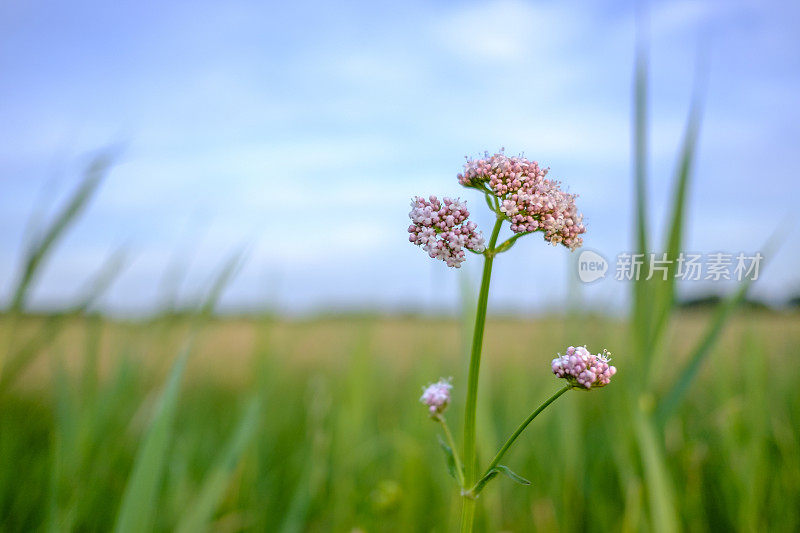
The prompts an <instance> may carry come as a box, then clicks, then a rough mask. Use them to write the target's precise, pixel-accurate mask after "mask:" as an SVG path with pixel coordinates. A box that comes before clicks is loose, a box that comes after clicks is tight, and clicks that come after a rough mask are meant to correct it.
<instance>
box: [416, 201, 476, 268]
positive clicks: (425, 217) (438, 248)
mask: <svg viewBox="0 0 800 533" xmlns="http://www.w3.org/2000/svg"><path fill="white" fill-rule="evenodd" d="M408 217H409V218H410V219H411V222H412V224H411V225H410V226H409V227H408V233H409V234H410V235H409V236H408V240H409V241H411V242H412V243H414V244H416V245H417V246H421V247H422V249H423V250H425V251H426V252H428V255H430V256H431V257H432V258H434V259H441V260H442V261H444V262H445V263H447V266H449V267H455V268H459V267H460V266H461V263H463V262H464V260H465V259H466V253H465V252H464V249H465V248H466V249H467V250H472V251H474V252H479V253H480V252H482V251H483V250H484V240H483V235H481V233H480V232H479V231H478V229H477V226H476V225H475V223H474V222H472V221H470V220H467V217H469V211H467V204H466V203H464V202H462V201H461V200H459V199H458V198H456V199H455V200H454V199H452V198H442V199H441V200H439V199H438V198H437V197H436V196H431V197H430V198H428V199H427V200H426V199H425V198H422V197H420V196H416V197H414V199H413V200H412V201H411V212H410V213H409V214H408Z"/></svg>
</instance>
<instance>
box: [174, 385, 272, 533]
mask: <svg viewBox="0 0 800 533" xmlns="http://www.w3.org/2000/svg"><path fill="white" fill-rule="evenodd" d="M260 411H261V403H260V400H259V398H258V396H255V397H254V398H253V399H252V400H251V401H250V403H249V404H248V405H247V409H246V410H245V412H244V415H243V416H242V418H241V420H240V421H239V424H238V426H237V428H236V431H235V432H234V434H233V435H232V437H231V439H230V441H228V444H227V446H226V447H225V448H224V450H223V451H222V453H220V455H219V456H218V457H217V460H216V463H215V465H214V467H213V468H212V469H211V471H210V472H209V473H208V475H207V477H206V480H205V482H204V483H203V487H202V489H200V493H199V495H198V496H197V499H196V500H195V501H194V503H192V504H191V505H190V507H189V510H188V511H187V512H186V513H185V514H184V515H183V517H182V518H181V521H180V523H179V524H178V527H177V529H176V531H177V532H178V533H194V532H197V531H206V530H207V529H208V524H209V522H210V521H211V518H212V517H213V516H214V512H215V511H216V510H217V507H218V506H219V502H220V501H221V500H222V497H223V496H224V495H225V490H226V489H227V488H228V486H229V485H230V482H231V479H232V478H233V474H234V471H235V469H236V467H237V465H238V464H239V461H240V459H241V457H242V454H243V453H244V451H245V450H246V449H247V446H248V445H249V444H250V442H251V441H252V440H253V436H254V435H255V433H256V430H257V429H258V419H259V416H260Z"/></svg>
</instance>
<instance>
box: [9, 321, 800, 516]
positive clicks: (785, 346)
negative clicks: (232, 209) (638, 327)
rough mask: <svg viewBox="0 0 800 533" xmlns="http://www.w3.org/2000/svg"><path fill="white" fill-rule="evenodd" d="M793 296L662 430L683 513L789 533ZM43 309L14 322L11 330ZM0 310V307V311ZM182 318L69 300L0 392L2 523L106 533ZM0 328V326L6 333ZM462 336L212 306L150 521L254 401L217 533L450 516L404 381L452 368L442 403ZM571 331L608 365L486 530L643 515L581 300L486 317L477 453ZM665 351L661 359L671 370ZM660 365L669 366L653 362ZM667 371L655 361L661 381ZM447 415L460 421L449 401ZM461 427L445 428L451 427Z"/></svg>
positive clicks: (449, 501) (620, 355)
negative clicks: (544, 313)
mask: <svg viewBox="0 0 800 533" xmlns="http://www.w3.org/2000/svg"><path fill="white" fill-rule="evenodd" d="M798 318H799V317H798V315H797V314H796V313H789V312H787V313H776V312H745V313H744V314H741V315H740V316H738V317H737V318H736V319H735V320H734V321H733V322H732V323H731V324H730V325H729V327H728V329H727V331H726V333H725V335H724V337H723V338H722V340H721V341H720V343H719V344H718V346H717V347H716V348H715V350H714V352H713V354H712V355H711V356H710V358H709V361H708V364H707V365H706V366H705V367H704V369H703V371H702V373H701V375H700V377H699V380H698V382H697V383H696V386H695V387H694V388H693V390H692V392H691V393H690V395H689V398H688V401H687V402H686V404H684V405H683V406H682V407H681V408H680V411H679V416H677V417H676V418H675V419H673V420H671V421H670V423H669V424H668V425H667V427H666V428H665V450H666V456H667V461H668V464H669V470H670V473H671V476H673V478H674V482H675V484H676V487H678V488H679V489H678V490H677V491H676V495H677V499H678V501H677V504H678V507H679V509H680V523H681V526H682V527H684V528H686V529H688V530H692V531H721V530H742V531H765V530H770V531H793V530H796V529H797V527H798V526H799V525H800V476H798V472H800V439H798V437H799V436H800V435H799V434H798V429H797V428H798V427H800V388H798V387H797V383H796V373H795V372H793V367H792V366H793V365H794V363H795V361H794V359H795V358H796V355H797V350H796V346H797V344H798V342H800V320H798ZM44 320H45V319H43V318H35V317H26V318H24V319H23V320H22V321H21V323H20V324H19V325H18V328H19V330H20V334H24V333H27V332H30V331H34V330H36V328H39V327H41V326H42V325H43V321H44ZM708 320H709V314H708V313H706V312H702V311H701V312H685V313H682V314H681V315H680V316H678V317H677V318H676V320H675V322H674V324H673V326H672V328H671V330H670V332H669V334H668V338H669V341H668V351H669V352H670V353H674V354H676V358H678V359H680V357H681V356H680V354H685V353H686V352H687V349H688V348H689V347H690V346H691V345H692V344H693V343H694V342H696V340H697V339H698V338H699V337H700V336H701V334H702V331H703V329H704V325H705V323H706V322H707V321H708ZM0 324H2V326H3V327H4V328H6V327H7V326H8V325H9V319H8V317H4V318H3V320H2V322H0ZM190 327H191V326H190V319H188V318H186V317H171V318H159V319H154V320H150V321H145V322H121V321H109V320H105V319H101V318H98V317H71V318H68V319H67V323H66V324H64V325H63V328H62V330H61V332H60V333H59V334H58V337H57V339H55V340H54V342H53V344H52V346H51V347H49V348H47V350H46V351H45V352H43V353H42V354H41V355H40V356H39V357H38V359H37V360H36V362H35V363H34V364H33V365H32V366H31V367H30V368H29V369H28V370H27V371H26V372H25V373H24V375H22V376H21V378H20V380H19V382H18V383H17V384H16V385H15V386H14V387H13V388H12V389H10V390H7V391H4V394H3V396H2V398H0V427H1V428H2V431H0V461H1V462H2V464H1V465H0V517H2V518H1V520H2V521H1V522H0V527H1V528H2V529H3V530H4V531H31V530H35V529H44V528H45V527H49V528H53V529H57V530H83V531H88V530H94V531H103V530H108V529H109V528H110V527H111V526H112V525H113V524H114V522H115V519H116V516H117V512H118V510H119V507H120V504H121V499H122V495H123V491H124V488H125V486H126V483H127V480H128V479H129V476H130V474H131V470H132V465H133V462H134V458H135V457H136V453H137V449H138V447H139V445H140V443H141V442H142V440H143V437H144V435H145V433H146V431H147V427H148V424H149V421H150V419H151V418H152V416H153V411H154V409H155V407H154V404H155V403H156V398H157V397H158V394H159V391H160V390H161V389H162V388H163V386H164V382H165V380H166V379H167V375H168V373H169V371H170V367H171V366H172V364H173V362H174V361H175V359H176V357H177V354H178V352H179V351H180V350H181V345H182V344H183V342H184V340H185V338H186V336H187V332H188V330H189V328H190ZM4 331H5V332H7V330H6V329H4ZM464 335H465V331H464V329H463V327H462V326H461V324H460V323H459V321H457V320H453V319H447V318H425V317H408V318H402V317H385V316H380V315H363V316H342V317H336V318H317V319H308V320H292V321H286V320H281V319H279V318H275V317H263V318H241V319H236V318H229V319H214V320H211V321H210V322H207V323H206V324H204V325H203V327H202V328H201V329H200V331H199V337H198V338H197V344H196V348H195V349H194V350H193V352H192V353H191V354H190V356H189V359H188V365H187V367H186V373H185V376H184V377H183V383H182V385H181V391H180V397H179V401H178V404H177V412H176V416H175V420H174V431H173V433H172V436H171V439H170V443H169V446H168V448H167V451H166V452H165V453H166V454H167V462H166V468H165V469H164V472H163V481H162V482H161V483H160V484H159V486H158V490H157V504H156V509H157V512H156V513H155V517H156V518H155V522H154V527H156V529H159V530H169V529H172V528H174V527H175V526H176V524H179V523H181V522H182V520H184V519H185V516H186V514H187V510H188V509H191V508H192V504H193V503H194V502H195V500H196V498H197V496H198V494H199V493H200V491H201V489H202V488H203V486H204V484H205V483H207V479H208V478H209V475H210V473H212V472H213V471H214V468H215V465H216V464H217V461H218V457H219V455H220V454H221V453H223V452H224V449H225V447H226V446H227V443H228V441H229V439H230V438H231V435H232V434H233V433H234V432H235V430H236V426H237V424H238V423H239V421H240V420H241V419H242V416H243V412H244V410H245V409H246V408H247V405H248V402H250V401H251V398H253V397H255V398H258V401H259V402H260V403H259V405H260V407H259V414H258V416H257V417H256V418H255V424H254V426H253V428H252V431H253V432H252V434H251V435H249V436H247V442H246V445H244V447H243V448H242V449H241V451H240V454H237V455H236V459H235V460H234V461H233V463H232V464H230V469H229V470H226V474H225V476H224V485H225V488H224V491H223V493H222V494H221V496H220V498H219V503H218V508H216V509H214V511H213V513H212V515H211V520H210V523H211V527H212V529H213V530H216V531H240V530H245V529H246V530H262V531H351V530H363V531H449V530H451V529H453V528H454V527H455V526H456V525H457V518H458V513H457V510H458V505H457V502H456V501H455V500H456V496H455V492H454V489H455V483H454V482H452V480H451V479H450V478H449V477H447V476H446V474H445V467H444V461H443V458H442V457H441V454H440V450H438V446H437V445H436V442H435V440H434V438H433V435H434V433H436V431H437V427H436V425H435V424H433V423H432V422H430V421H429V420H428V419H427V417H426V416H425V413H424V408H423V406H421V405H419V404H418V403H417V402H418V396H419V393H420V387H421V385H422V384H424V383H426V382H428V381H430V380H432V379H435V378H438V376H440V375H453V377H454V383H455V386H456V395H455V397H456V400H457V403H456V405H455V406H454V409H453V411H454V412H456V413H457V412H459V410H460V408H461V405H460V402H463V394H462V393H463V390H462V389H463V384H464V382H465V380H466V378H465V372H466V359H465V357H464V351H465V349H466V347H465V346H464V339H465V336H464ZM576 338H580V339H581V342H587V343H588V344H589V346H590V347H591V346H598V347H599V346H614V347H616V353H615V354H614V361H615V362H616V364H617V366H618V367H619V368H620V369H621V370H620V375H619V376H618V378H619V381H618V382H615V383H614V385H615V386H613V387H608V388H607V389H604V390H602V391H600V392H598V393H592V394H583V393H572V394H569V395H567V397H566V398H564V399H563V400H561V403H560V405H558V406H557V408H554V409H551V410H550V411H549V412H547V413H546V414H544V415H543V417H542V418H541V419H540V420H537V422H536V424H534V425H533V426H532V427H531V429H530V430H529V431H528V432H527V433H526V434H525V435H524V436H523V440H522V442H521V443H520V445H519V446H518V447H517V448H516V449H515V450H513V452H512V454H511V456H510V457H509V459H508V464H509V465H511V466H512V467H513V468H514V469H515V470H516V471H518V472H520V473H522V474H523V475H525V476H526V477H528V478H530V479H531V480H533V485H532V486H531V487H527V488H523V487H519V486H517V485H514V484H512V483H510V482H508V481H507V480H501V482H497V483H495V484H494V485H493V486H492V487H491V488H490V489H489V490H487V491H486V492H485V493H484V495H483V496H482V498H481V500H482V501H483V502H484V504H483V505H484V507H483V509H482V511H481V514H480V517H479V525H482V526H483V528H482V529H486V530H490V531H499V530H507V531H531V530H536V531H553V530H556V529H559V530H589V531H609V530H626V531H640V530H642V529H647V527H648V526H647V523H646V507H647V498H646V488H645V486H643V485H642V483H641V481H639V479H640V472H639V469H640V467H639V466H638V463H637V460H636V458H635V457H636V456H635V453H634V451H633V450H632V449H631V442H633V441H634V440H635V439H634V437H633V435H632V434H631V431H632V430H631V424H630V420H629V418H628V414H627V413H628V410H627V409H626V408H625V407H624V403H625V402H626V401H627V399H626V393H625V388H626V387H627V386H629V385H630V383H629V380H630V379H631V376H630V373H627V374H628V375H626V371H625V369H626V368H628V367H629V365H630V361H631V360H632V359H633V355H632V354H631V353H630V344H629V343H628V342H627V341H626V339H627V329H626V327H625V324H624V323H622V322H620V321H617V320H611V319H607V318H603V317H598V316H594V317H593V316H573V317H568V319H561V318H558V317H554V318H549V319H523V318H513V317H509V318H502V317H495V318H493V319H491V320H490V322H489V324H488V326H487V333H486V353H485V359H484V361H485V370H486V374H484V377H483V383H482V386H483V388H482V399H483V402H482V404H481V412H480V419H479V421H480V424H481V425H480V426H479V430H480V431H481V434H480V442H481V446H482V449H483V450H484V454H486V453H488V451H487V450H491V449H495V448H496V447H497V446H498V444H499V443H500V442H501V439H502V438H503V436H504V435H505V434H506V433H508V432H509V431H510V430H511V429H512V428H513V427H514V426H515V425H516V424H517V423H518V421H519V420H520V419H521V418H523V417H524V416H525V415H526V414H527V413H528V411H529V410H530V408H531V407H532V406H533V405H535V404H538V403H539V402H541V401H542V400H543V399H544V398H546V397H547V396H548V395H549V394H550V393H552V391H554V390H555V389H556V388H557V386H558V385H557V383H556V380H555V378H553V377H552V376H551V375H550V374H549V372H548V366H549V361H550V358H551V354H554V353H555V352H557V351H559V350H561V351H563V347H564V346H566V345H567V344H569V343H574V342H575V339H576ZM674 366H675V368H677V367H678V366H679V364H678V362H677V361H676V364H675V365H674ZM665 377H666V376H665ZM670 377H671V376H670ZM452 418H453V419H452V420H451V424H454V425H455V427H456V428H458V427H459V426H460V422H461V421H460V420H459V417H452ZM456 431H457V430H456Z"/></svg>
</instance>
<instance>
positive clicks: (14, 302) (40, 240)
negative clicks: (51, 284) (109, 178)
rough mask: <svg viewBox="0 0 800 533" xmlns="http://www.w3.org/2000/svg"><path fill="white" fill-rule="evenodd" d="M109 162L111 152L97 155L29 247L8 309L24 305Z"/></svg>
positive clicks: (86, 203)
mask: <svg viewBox="0 0 800 533" xmlns="http://www.w3.org/2000/svg"><path fill="white" fill-rule="evenodd" d="M110 164H111V158H110V156H109V155H108V154H102V155H100V156H98V157H97V158H95V160H94V161H92V163H91V164H90V165H89V168H88V169H87V170H86V175H85V177H84V178H83V181H81V183H80V185H79V186H78V188H77V189H76V190H75V192H73V193H72V196H70V198H69V200H68V201H67V203H66V205H65V206H64V207H63V209H62V210H61V211H60V212H59V213H58V214H57V215H56V216H55V217H54V219H53V221H52V222H51V223H50V225H49V226H48V227H47V228H46V229H45V230H44V231H43V232H42V234H41V236H39V237H37V238H36V239H35V240H33V241H32V242H31V244H30V245H29V246H28V250H27V252H26V254H25V258H24V259H23V265H22V272H21V274H20V278H19V281H18V282H17V286H16V288H15V289H14V291H13V293H12V297H11V303H10V306H9V310H10V311H11V312H12V313H18V312H20V311H21V310H22V309H23V308H24V306H25V302H26V299H27V296H28V292H29V290H30V288H31V284H32V282H33V281H34V279H35V278H36V276H37V274H38V273H39V271H40V270H41V267H42V265H43V264H44V262H45V261H46V259H47V257H48V256H49V254H50V253H51V252H52V251H53V248H54V247H55V245H56V244H57V243H58V241H59V239H61V238H62V237H63V236H64V234H65V233H66V231H67V230H68V229H69V227H70V226H71V225H72V224H73V223H74V222H75V221H76V220H77V219H78V217H79V216H80V214H81V213H82V212H83V211H84V209H85V208H86V206H87V205H88V204H89V201H90V200H91V199H92V197H93V196H94V194H95V192H96V191H97V188H98V187H99V185H100V183H101V182H102V180H103V177H104V176H105V174H106V172H107V170H108V168H109V166H110Z"/></svg>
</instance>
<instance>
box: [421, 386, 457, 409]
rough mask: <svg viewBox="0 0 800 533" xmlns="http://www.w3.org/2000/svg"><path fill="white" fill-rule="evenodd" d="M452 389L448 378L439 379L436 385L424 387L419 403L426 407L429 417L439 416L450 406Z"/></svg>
mask: <svg viewBox="0 0 800 533" xmlns="http://www.w3.org/2000/svg"><path fill="white" fill-rule="evenodd" d="M452 388H453V386H452V385H451V384H450V379H449V378H448V379H445V378H441V379H440V380H439V381H437V382H436V383H432V384H430V385H428V386H427V387H425V390H424V391H423V392H422V396H421V397H420V399H419V401H421V402H422V403H424V404H425V405H427V406H428V412H430V414H431V416H435V415H440V414H442V413H443V412H444V411H445V409H447V406H448V405H450V390H451V389H452Z"/></svg>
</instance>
